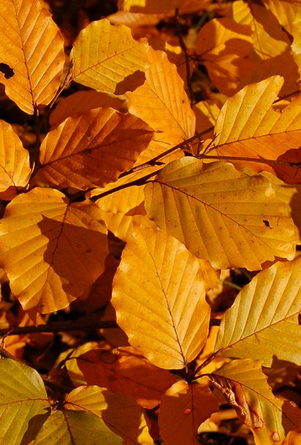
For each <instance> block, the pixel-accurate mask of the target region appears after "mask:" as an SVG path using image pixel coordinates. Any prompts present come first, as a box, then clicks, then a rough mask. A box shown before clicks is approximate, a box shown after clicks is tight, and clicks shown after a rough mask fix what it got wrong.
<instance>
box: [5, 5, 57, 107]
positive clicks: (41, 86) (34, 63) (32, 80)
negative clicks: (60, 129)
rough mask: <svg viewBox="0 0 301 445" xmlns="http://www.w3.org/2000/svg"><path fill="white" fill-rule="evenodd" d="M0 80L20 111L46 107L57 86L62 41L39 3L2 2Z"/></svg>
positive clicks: (47, 13) (48, 15)
mask: <svg viewBox="0 0 301 445" xmlns="http://www.w3.org/2000/svg"><path fill="white" fill-rule="evenodd" d="M0 30H1V31H0V60H1V63H0V73H1V74H0V81H1V83H3V84H4V85H5V92H6V94H7V95H8V97H9V98H10V99H12V100H13V101H14V102H15V103H16V104H17V105H18V107H20V108H21V110H22V111H24V112H25V113H28V114H33V113H34V110H35V109H36V108H38V107H39V106H40V107H41V106H45V105H48V104H49V103H50V102H51V100H52V99H53V98H54V96H55V94H56V92H57V90H58V88H59V84H60V77H61V75H62V73H63V67H64V63H65V56H64V41H63V39H62V36H61V34H60V31H59V29H58V27H57V26H56V24H55V23H54V21H53V20H52V18H51V15H50V14H49V12H47V11H46V10H45V9H42V7H41V5H40V3H39V1H38V0H19V1H16V0H2V1H1V7H0Z"/></svg>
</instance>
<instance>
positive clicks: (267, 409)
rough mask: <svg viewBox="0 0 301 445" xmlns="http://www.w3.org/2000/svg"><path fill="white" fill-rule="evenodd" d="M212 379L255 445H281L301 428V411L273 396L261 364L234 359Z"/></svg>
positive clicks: (213, 375) (212, 375)
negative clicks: (250, 432) (251, 435)
mask: <svg viewBox="0 0 301 445" xmlns="http://www.w3.org/2000/svg"><path fill="white" fill-rule="evenodd" d="M210 379H211V381H212V383H213V384H214V385H215V386H216V387H217V388H218V389H219V390H220V391H221V392H222V393H223V394H224V396H225V397H226V399H227V401H228V403H230V405H232V406H233V407H234V408H235V409H236V411H237V414H238V416H239V417H240V419H241V420H242V421H243V422H244V423H245V424H246V425H247V426H248V427H249V428H250V429H251V430H252V431H253V434H254V438H255V443H256V445H275V443H279V444H280V442H281V441H283V439H284V437H285V434H286V433H288V431H290V430H294V429H296V427H298V426H300V425H301V415H300V414H301V411H300V410H299V408H297V407H294V406H293V405H291V404H290V403H289V402H286V401H283V400H280V399H277V398H276V397H275V396H274V394H273V393H272V390H271V388H270V387H269V385H268V383H267V377H266V375H265V374H264V373H263V372H262V369H261V363H260V361H254V360H248V359H246V360H233V361H231V362H230V363H227V364H226V365H224V366H223V367H222V368H220V369H218V370H217V371H214V373H212V374H211V376H210Z"/></svg>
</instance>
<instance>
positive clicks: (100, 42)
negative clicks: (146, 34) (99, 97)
mask: <svg viewBox="0 0 301 445" xmlns="http://www.w3.org/2000/svg"><path fill="white" fill-rule="evenodd" d="M147 46H148V44H147V41H146V39H141V41H139V42H138V41H136V40H134V39H133V37H132V35H131V30H130V28H128V27H127V26H124V25H116V26H113V25H111V24H110V22H109V21H108V20H107V19H102V20H98V21H95V22H92V23H90V25H88V26H87V27H86V28H84V29H83V30H82V31H81V32H80V33H79V35H78V37H77V39H76V41H75V42H74V45H73V48H72V51H71V54H70V57H71V59H72V61H73V68H72V80H74V81H75V82H78V83H81V84H82V85H85V86H87V87H90V88H94V89H95V90H98V91H103V92H107V93H114V94H124V93H125V92H126V91H132V90H134V89H135V88H137V87H138V86H139V85H141V84H142V83H143V81H144V72H145V71H146V69H147V68H148V66H149V62H148V60H147V56H146V49H147Z"/></svg>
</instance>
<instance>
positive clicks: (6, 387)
mask: <svg viewBox="0 0 301 445" xmlns="http://www.w3.org/2000/svg"><path fill="white" fill-rule="evenodd" d="M49 412H50V405H49V402H48V399H47V393H46V390H45V386H44V383H43V381H42V379H41V377H40V375H39V374H38V373H37V372H36V371H35V370H34V369H32V368H29V367H28V366H26V365H23V364H21V363H18V362H15V361H14V360H10V359H1V360H0V422H1V428H0V441H1V443H3V444H4V443H7V444H19V443H25V441H26V443H29V442H30V441H31V440H33V439H34V437H35V435H36V434H37V432H38V431H39V429H40V428H41V426H42V424H43V422H45V420H46V419H47V416H48V415H49ZM23 441H24V442H23Z"/></svg>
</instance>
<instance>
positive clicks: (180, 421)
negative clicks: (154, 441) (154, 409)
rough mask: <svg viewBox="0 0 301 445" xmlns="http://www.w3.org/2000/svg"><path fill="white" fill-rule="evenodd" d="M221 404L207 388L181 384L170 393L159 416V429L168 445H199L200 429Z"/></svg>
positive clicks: (181, 382) (164, 398) (174, 386)
mask: <svg viewBox="0 0 301 445" xmlns="http://www.w3.org/2000/svg"><path fill="white" fill-rule="evenodd" d="M215 411H218V403H217V400H216V399H215V398H214V396H213V394H212V393H211V391H210V389H209V388H208V387H207V386H204V385H200V384H198V383H193V384H190V385H189V384H188V383H187V382H186V381H184V380H179V381H178V382H176V383H175V384H174V385H173V386H172V387H171V388H169V389H168V391H167V392H166V394H165V396H164V397H163V399H162V403H161V405H160V412H159V428H160V433H161V436H162V439H163V440H164V444H165V445H183V444H184V443H185V444H189V445H198V444H199V443H200V442H199V440H198V437H197V432H198V427H199V426H200V424H201V423H202V422H204V421H205V420H206V419H208V417H210V416H211V414H212V413H214V412H215Z"/></svg>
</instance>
